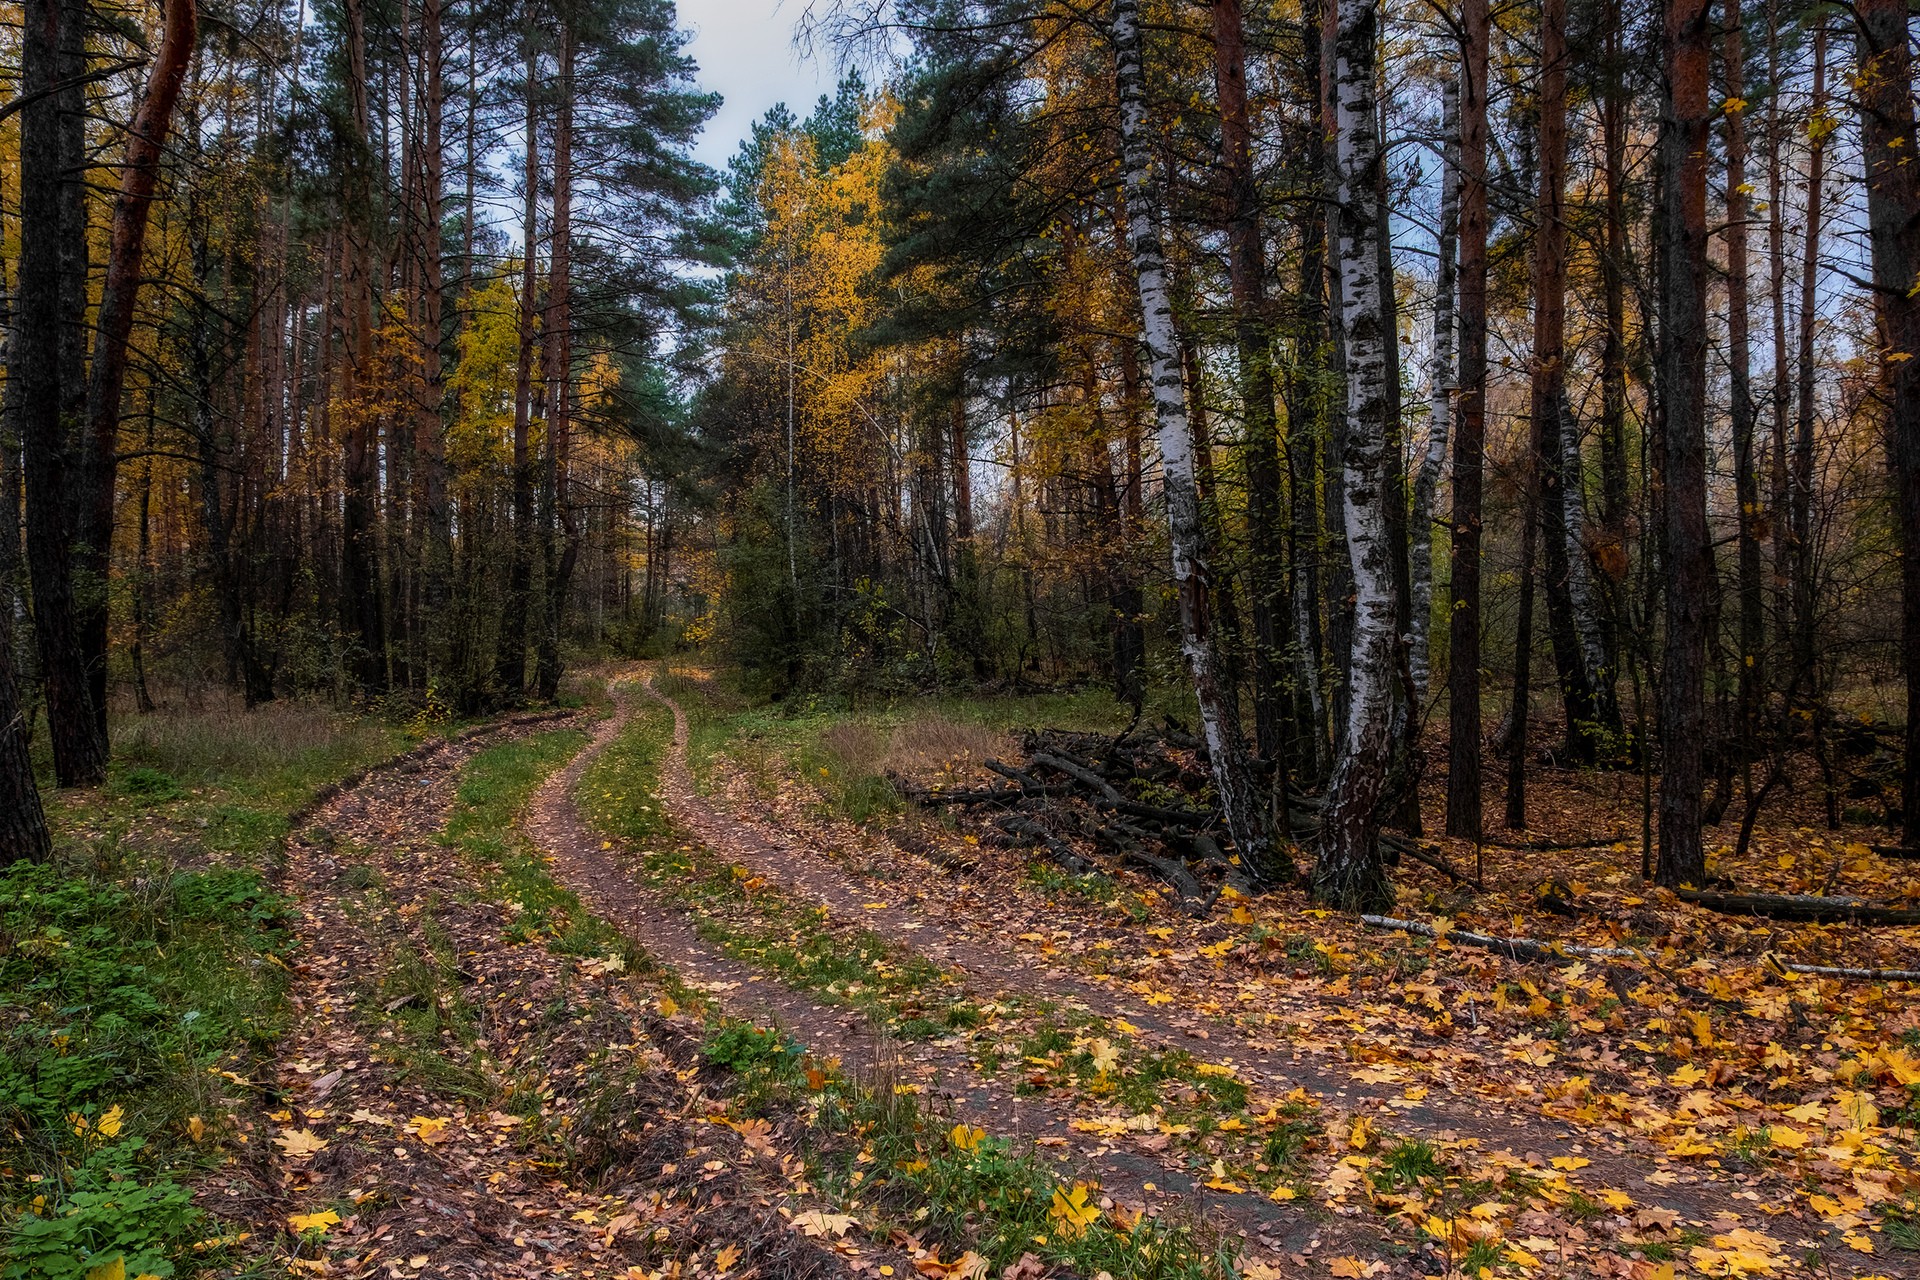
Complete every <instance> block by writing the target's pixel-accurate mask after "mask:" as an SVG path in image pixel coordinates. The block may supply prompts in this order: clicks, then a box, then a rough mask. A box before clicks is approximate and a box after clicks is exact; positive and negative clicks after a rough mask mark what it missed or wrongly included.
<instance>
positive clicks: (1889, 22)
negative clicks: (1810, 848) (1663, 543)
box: [1854, 0, 1920, 849]
mask: <svg viewBox="0 0 1920 1280" xmlns="http://www.w3.org/2000/svg"><path fill="white" fill-rule="evenodd" d="M1854 13H1855V15H1856V18H1857V25H1856V28H1855V39H1856V41H1857V48H1858V55H1857V62H1858V70H1857V71H1856V73H1855V77H1854V79H1855V85H1856V92H1857V93H1858V96H1859V101H1860V129H1861V139H1862V143H1863V149H1864V151H1865V153H1866V162H1867V230H1868V235H1869V236H1870V237H1871V240H1872V244H1873V298H1874V319H1875V324H1876V329H1877V334H1876V336H1877V338H1878V340H1879V345H1880V368H1881V375H1880V377H1881V393H1882V395H1883V396H1884V397H1885V400H1886V414H1887V457H1888V461H1889V463H1890V464H1891V468H1892V471H1893V496H1894V506H1895V509H1896V511H1897V512H1898V520H1897V528H1898V532H1899V546H1900V590H1901V610H1900V642H1901V644H1900V648H1901V660H1902V668H1903V674H1904V675H1905V677H1906V682H1907V727H1906V760H1905V765H1904V768H1903V769H1902V772H1901V802H1902V806H1901V807H1902V814H1901V837H1902V840H1901V842H1902V843H1903V844H1904V845H1905V846H1906V847H1907V848H1910V849H1911V848H1920V298H1916V296H1915V290H1916V287H1920V178H1917V177H1916V166H1920V160H1916V159H1915V158H1914V146H1915V137H1914V113H1913V91H1914V83H1913V54H1912V52H1911V49H1910V48H1909V45H1908V35H1907V24H1908V16H1909V15H1908V7H1907V4H1906V3H1905V0H1859V2H1858V3H1857V4H1856V5H1855V6H1854Z"/></svg>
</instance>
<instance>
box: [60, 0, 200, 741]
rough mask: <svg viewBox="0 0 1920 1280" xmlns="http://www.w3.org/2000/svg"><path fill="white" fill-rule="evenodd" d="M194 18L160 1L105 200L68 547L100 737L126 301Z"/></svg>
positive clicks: (178, 2)
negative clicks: (108, 225)
mask: <svg viewBox="0 0 1920 1280" xmlns="http://www.w3.org/2000/svg"><path fill="white" fill-rule="evenodd" d="M196 16H197V15H196V14H195V12H194V0H167V3H166V4H165V6H164V7H163V10H162V16H161V23H162V25H161V32H160V47H159V49H158V50H157V51H156V52H155V54H154V59H153V66H152V68H151V70H149V71H148V73H147V87H146V92H145V93H144V95H143V96H142V97H141V100H140V106H139V109H138V110H136V111H135V113H134V117H133V124H132V126H131V128H130V129H129V130H128V135H127V154H126V159H125V161H124V162H123V163H122V166H121V169H120V190H119V193H118V194H117V195H116V196H115V198H114V203H113V223H112V229H111V231H110V232H109V241H108V249H107V266H106V280H105V282H104V283H103V284H102V286H101V290H100V308H99V316H98V322H97V326H96V329H95V333H94V341H93V365H92V368H91V370H90V372H89V377H88V384H87V431H86V437H85V441H84V455H85V458H86V464H85V489H84V493H85V500H84V504H83V512H82V515H81V517H80V521H81V527H80V530H79V538H78V539H77V542H78V547H77V549H76V551H77V556H78V561H79V564H78V567H79V569H80V571H81V573H82V574H84V575H85V576H86V578H87V579H88V580H89V581H91V582H93V583H95V584H97V586H96V588H95V589H93V590H91V591H89V592H87V593H86V594H85V596H83V597H82V598H81V601H80V607H79V612H78V617H77V620H76V625H77V626H78V629H79V639H80V647H81V650H82V653H83V655H84V657H85V660H86V663H87V669H88V671H89V672H90V673H93V680H92V688H93V698H94V712H95V715H96V717H97V718H98V720H99V725H100V736H101V738H102V739H103V740H104V739H105V738H106V734H107V726H106V670H107V613H108V609H107V590H106V583H107V578H108V574H109V569H110V563H111V556H112V550H113V511H114V499H115V497H116V496H117V495H116V493H115V483H116V479H117V476H118V473H119V465H120V394H121V391H122V389H123V388H124V387H125V386H126V378H127V343H128V340H129V339H130V338H131V337H132V334H133V311H134V304H135V302H136V301H137V300H138V297H139V293H140V282H141V275H142V264H143V262H144V259H145V252H146V243H147V215H148V212H149V211H150V210H151V208H152V207H153V192H154V187H155V185H156V184H157V183H158V181H159V178H160V156H161V153H162V150H163V149H164V148H165V146H166V141H167V130H168V129H169V128H170V127H171V125H172V123H173V109H174V105H175V104H176V103H177V102H178V101H179V100H180V87H181V85H182V84H183V83H184V82H185V80H186V75H187V64H188V63H189V62H190V61H191V60H192V58H193V45H194V34H195V30H196V25H195V24H196Z"/></svg>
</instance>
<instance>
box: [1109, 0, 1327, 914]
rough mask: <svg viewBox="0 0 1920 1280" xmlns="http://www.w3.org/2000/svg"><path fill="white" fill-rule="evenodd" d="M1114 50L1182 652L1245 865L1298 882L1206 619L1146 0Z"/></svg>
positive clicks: (1120, 0) (1116, 19)
mask: <svg viewBox="0 0 1920 1280" xmlns="http://www.w3.org/2000/svg"><path fill="white" fill-rule="evenodd" d="M1113 46H1114V72H1115V75H1114V79H1115V84H1116V87H1117V89H1118V92H1119V100H1120V126H1121V129H1120V136H1121V140H1122V154H1123V170H1124V174H1123V178H1124V181H1123V189H1124V191H1125V195H1126V204H1127V238H1128V248H1129V250H1130V251H1131V257H1132V260H1133V274H1134V277H1135V282H1136V284H1137V285H1138V287H1139V291H1140V311H1141V315H1142V318H1143V320H1144V322H1145V324H1144V328H1145V333H1144V336H1145V346H1146V350H1147V362H1148V371H1149V377H1150V380H1151V383H1152V389H1153V404H1154V419H1155V424H1156V427H1157V434H1158V437H1159V444H1160V465H1161V473H1162V487H1163V489H1164V492H1165V498H1166V504H1167V527H1168V535H1169V542H1170V543H1171V547H1172V552H1173V581H1174V589H1175V591H1176V593H1177V594H1178V598H1179V604H1180V639H1181V648H1182V650H1183V651H1184V652H1185V655H1186V659H1187V666H1188V670H1189V671H1190V673H1191V675H1192V677H1193V685H1194V696H1195V700H1196V701H1197V702H1198V703H1199V708H1200V724H1201V731H1202V733H1203V735H1204V737H1205V740H1206V744H1207V752H1208V758H1209V762H1210V763H1211V765H1212V769H1213V779H1214V788H1215V790H1216V792H1217V793H1218V797H1219V802H1220V808H1221V811H1222V812H1223V813H1224V814H1225V815H1226V820H1227V828H1228V831H1229V832H1230V833H1231V835H1232V837H1233V842H1234V845H1235V846H1236V848H1237V850H1238V852H1239V855H1240V859H1241V864H1242V865H1243V866H1244V867H1245V869H1246V870H1247V872H1248V874H1249V875H1251V876H1252V877H1253V878H1254V879H1255V880H1256V881H1258V882H1261V883H1266V884H1281V883H1285V882H1286V881H1289V880H1291V879H1292V878H1293V867H1292V866H1291V865H1290V863H1289V860H1288V859H1287V856H1286V854H1285V853H1284V852H1283V851H1281V850H1280V849H1279V848H1278V847H1277V846H1276V844H1275V843H1274V841H1273V840H1272V838H1271V837H1270V835H1269V834H1268V832H1267V830H1266V824H1265V822H1264V821H1263V820H1262V814H1261V811H1260V806H1259V804H1258V802H1257V801H1256V799H1255V796H1254V793H1253V787H1252V780H1251V779H1250V778H1249V776H1248V770H1247V759H1246V747H1245V744H1244V743H1243V741H1242V740H1241V732H1240V725H1239V723H1238V720H1237V719H1236V718H1235V717H1234V716H1233V714H1232V713H1231V707H1232V699H1231V697H1230V696H1229V695H1230V691H1229V690H1227V689H1226V688H1225V687H1224V686H1223V684H1222V681H1221V679H1220V674H1219V671H1220V658H1219V654H1218V653H1217V652H1216V651H1215V647H1214V641H1213V637H1212V635H1211V634H1210V629H1209V620H1208V617H1207V575H1208V567H1207V547H1206V529H1205V525H1204V524H1203V523H1202V519H1201V512H1200V495H1199V492H1198V490H1197V488H1196V486H1195V483H1194V459H1193V438H1192V436H1191V434H1190V433H1189V429H1188V425H1187V410H1186V402H1185V398H1184V397H1183V395H1182V386H1181V376H1180V336H1179V333H1178V330H1177V326H1176V325H1175V321H1174V314H1173V304H1172V300H1171V297H1170V295H1169V291H1168V288H1167V266H1166V254H1165V250H1164V248H1163V247H1162V245H1161V242H1160V194H1159V192H1158V190H1157V189H1156V188H1155V186H1154V176H1153V169H1154V165H1153V139H1152V137H1151V134H1150V129H1151V124H1150V122H1149V120H1148V118H1147V84H1146V69H1145V65H1144V62H1143V53H1142V41H1141V34H1140V14H1139V6H1138V0H1115V4H1114V6H1113Z"/></svg>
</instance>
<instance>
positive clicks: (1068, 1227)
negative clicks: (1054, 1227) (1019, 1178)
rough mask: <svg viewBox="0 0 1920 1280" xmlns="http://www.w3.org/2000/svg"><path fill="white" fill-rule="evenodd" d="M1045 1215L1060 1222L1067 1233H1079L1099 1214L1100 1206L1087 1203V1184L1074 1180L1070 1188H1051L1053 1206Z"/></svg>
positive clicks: (1090, 1224) (1061, 1228) (1091, 1223)
mask: <svg viewBox="0 0 1920 1280" xmlns="http://www.w3.org/2000/svg"><path fill="white" fill-rule="evenodd" d="M1047 1216H1048V1217H1049V1218H1052V1219H1053V1220H1054V1221H1055V1222H1058V1223H1059V1224H1060V1230H1061V1231H1062V1232H1063V1233H1065V1234H1067V1235H1075V1236H1077V1235H1079V1234H1080V1233H1081V1232H1082V1231H1085V1230H1086V1229H1087V1228H1088V1227H1089V1226H1092V1225H1093V1222H1094V1219H1096V1218H1098V1217H1099V1216H1100V1207H1099V1206H1098V1205H1091V1204H1088V1203H1087V1184H1086V1183H1084V1182H1076V1183H1074V1184H1073V1187H1072V1189H1071V1190H1062V1189H1061V1188H1059V1187H1055V1188H1054V1189H1053V1206H1052V1207H1051V1208H1050V1209H1048V1210H1047Z"/></svg>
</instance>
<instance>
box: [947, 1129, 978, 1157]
mask: <svg viewBox="0 0 1920 1280" xmlns="http://www.w3.org/2000/svg"><path fill="white" fill-rule="evenodd" d="M986 1136H987V1131H986V1130H985V1129H975V1128H972V1127H971V1126H969V1125H967V1124H966V1123H964V1122H962V1123H960V1124H956V1125H955V1126H953V1128H951V1129H949V1130H947V1141H948V1142H951V1143H952V1144H953V1145H954V1148H955V1149H956V1150H959V1151H977V1150H979V1149H980V1144H981V1142H983V1141H985V1139H986Z"/></svg>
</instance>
